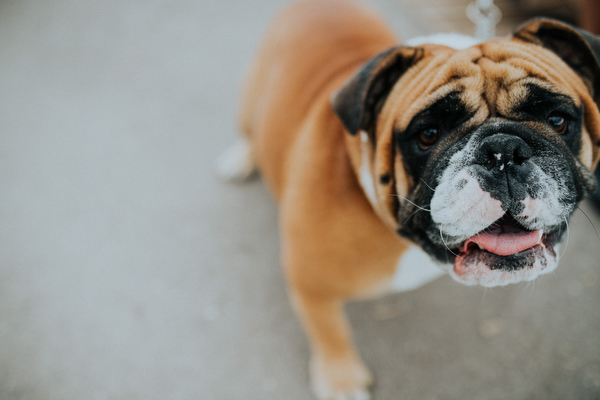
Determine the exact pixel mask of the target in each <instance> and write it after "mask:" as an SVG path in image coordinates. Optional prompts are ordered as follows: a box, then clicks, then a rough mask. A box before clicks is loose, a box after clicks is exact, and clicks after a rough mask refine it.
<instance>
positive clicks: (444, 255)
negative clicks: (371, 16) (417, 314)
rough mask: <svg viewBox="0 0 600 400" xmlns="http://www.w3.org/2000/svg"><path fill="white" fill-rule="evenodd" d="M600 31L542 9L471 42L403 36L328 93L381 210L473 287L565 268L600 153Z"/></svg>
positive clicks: (388, 220)
mask: <svg viewBox="0 0 600 400" xmlns="http://www.w3.org/2000/svg"><path fill="white" fill-rule="evenodd" d="M599 59H600V38H598V37H595V36H593V35H591V34H589V33H587V32H583V31H580V30H578V29H576V28H573V27H571V26H569V25H566V24H563V23H560V22H557V21H552V20H533V21H532V22H530V23H528V24H526V25H524V26H523V27H522V28H520V29H519V30H517V31H516V33H515V34H514V35H513V36H512V37H510V38H507V39H497V40H491V41H488V42H484V43H480V44H477V45H475V46H472V47H469V48H467V49H464V50H455V49H451V48H449V47H445V46H439V45H424V46H420V47H397V48H392V49H389V50H387V51H385V52H383V53H381V54H379V55H377V56H376V57H374V58H373V59H371V60H370V61H369V62H368V63H366V64H365V65H364V66H363V68H362V69H361V70H360V71H359V72H358V73H356V74H355V75H354V77H353V78H351V79H350V80H349V81H348V82H347V83H346V84H345V85H344V86H343V87H342V88H341V89H340V90H339V91H337V92H336V93H335V94H334V95H333V97H332V106H333V109H334V111H335V112H336V114H337V115H338V116H339V118H340V120H341V122H342V123H343V125H344V127H345V129H346V130H347V131H348V132H349V133H350V135H348V142H349V145H350V147H351V148H352V149H353V150H352V149H351V151H350V154H351V158H352V162H353V164H354V167H355V169H356V170H357V175H358V179H359V181H360V183H361V185H362V186H363V188H364V191H365V193H366V194H367V197H368V198H369V200H370V202H371V204H372V205H373V207H374V209H375V211H376V212H377V213H378V214H379V216H380V217H381V218H382V219H383V220H384V221H385V222H386V223H387V224H388V225H390V226H391V227H392V228H393V229H395V230H396V231H397V232H398V233H399V234H400V235H401V236H404V237H406V238H408V239H410V240H412V241H413V242H415V243H417V244H418V245H420V246H421V247H422V248H423V249H424V250H425V251H426V252H427V253H429V254H430V255H431V256H432V257H433V258H435V259H437V260H438V261H440V262H442V263H449V264H451V265H452V267H451V268H449V272H450V274H451V275H452V276H453V277H454V278H455V279H456V280H458V281H460V282H462V283H466V284H480V285H483V286H496V285H505V284H508V283H514V282H519V281H528V280H532V279H534V278H536V277H537V276H538V275H540V274H544V273H547V272H550V271H552V270H553V269H554V268H556V265H557V263H558V259H559V251H558V245H559V244H560V242H561V240H562V239H563V238H564V237H565V235H566V231H567V229H568V220H569V217H570V216H571V214H572V213H573V211H574V210H575V207H576V205H577V202H578V201H580V200H581V199H582V198H583V197H584V196H585V195H586V194H588V193H590V192H593V191H594V189H595V186H596V182H595V179H594V176H593V174H592V172H591V171H593V168H594V167H595V165H596V164H597V163H598V160H599V158H600V113H599V111H598V103H599V101H600V65H599Z"/></svg>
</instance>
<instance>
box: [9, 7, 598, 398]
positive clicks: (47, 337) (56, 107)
mask: <svg viewBox="0 0 600 400" xmlns="http://www.w3.org/2000/svg"><path fill="white" fill-rule="evenodd" d="M406 1H408V0H406ZM283 3H285V2H284V1H283V0H260V1H259V0H256V1H243V0H221V1H213V2H210V1H206V0H200V1H191V0H174V1H164V0H153V1H145V2H144V1H139V0H103V1H87V0H84V1H76V0H46V1H33V0H2V1H0V110H1V111H0V400H16V399H27V400H54V399H56V400H59V399H60V400H80V399H94V400H104V399H111V400H113V399H114V400H117V399H118V400H136V399H144V400H153V399H157V400H158V399H175V400H179V399H207V400H208V399H210V400H213V399H216V400H221V399H222V400H228V399H286V400H288V399H289V400H295V399H310V398H311V396H310V393H309V391H308V385H307V368H306V366H307V362H308V347H307V344H306V342H305V339H304V336H303V334H302V332H301V330H300V326H299V324H298V323H297V321H296V319H295V317H294V315H293V313H292V311H291V309H290V307H289V305H288V302H287V299H286V292H285V287H284V282H283V277H282V273H281V268H280V265H279V245H278V233H277V211H276V207H275V204H274V203H273V201H272V200H271V198H270V196H269V194H268V192H267V191H266V189H265V187H264V185H263V184H262V182H261V181H260V180H255V181H253V182H250V183H247V184H242V185H238V186H235V185H228V184H225V183H222V182H220V181H219V180H218V179H216V178H215V176H214V174H213V173H212V170H213V163H214V160H215V158H216V156H217V155H218V154H219V153H220V152H221V151H223V150H224V149H225V148H226V147H227V145H228V144H230V143H231V142H232V141H233V140H234V138H235V134H236V133H235V131H236V129H235V115H236V110H237V106H238V104H239V101H238V94H239V87H240V84H241V82H242V79H243V75H244V71H245V68H246V65H247V63H248V60H249V59H250V57H251V54H252V53H253V51H254V50H255V49H256V46H257V44H258V41H259V38H260V36H261V34H262V32H263V30H264V28H265V26H266V24H267V22H268V20H269V19H270V18H271V16H272V15H273V13H274V12H275V11H276V10H277V9H278V8H279V7H280V6H281V5H282V4H283ZM374 3H376V4H377V6H378V7H379V8H381V9H382V10H383V11H384V13H385V14H386V15H387V17H388V19H390V20H391V21H392V23H393V25H394V27H395V28H396V29H397V31H398V32H399V33H400V34H402V35H403V36H412V35H416V34H423V33H430V32H431V31H434V30H435V27H431V26H428V25H427V23H426V22H427V21H421V20H419V18H418V16H415V15H414V14H413V13H412V12H409V10H410V8H407V3H406V2H400V1H397V2H393V1H391V0H387V1H386V0H379V1H374ZM582 208H583V210H584V211H585V213H586V214H587V216H589V220H588V219H587V218H586V217H585V216H584V215H583V214H582V213H581V212H578V213H577V215H575V217H574V219H573V222H572V224H571V236H570V240H569V244H568V247H567V249H566V252H565V256H564V260H563V262H562V264H561V266H560V267H559V269H558V270H557V272H556V273H555V274H553V275H551V276H546V277H543V278H542V279H540V280H538V281H537V282H536V283H535V284H529V285H517V286H512V287H508V288H496V289H493V290H484V289H481V288H472V287H465V286H461V285H459V284H457V283H454V282H453V281H451V280H450V279H449V278H447V277H444V278H441V279H439V280H438V281H436V282H434V283H431V284H429V285H428V286H426V287H424V288H422V289H419V290H417V291H414V292H410V293H404V294H397V295H392V296H389V297H386V298H383V299H381V300H377V301H369V302H362V303H353V304H350V305H349V306H348V312H349V315H350V318H351V321H352V324H353V326H354V331H355V335H356V340H357V342H358V345H359V348H360V349H361V352H362V354H363V356H364V358H365V360H366V362H367V363H368V364H369V366H370V367H371V368H372V370H373V371H374V373H375V375H376V378H377V384H376V386H375V388H374V397H375V400H384V399H423V400H427V399H440V400H441V399H490V400H491V399H597V398H600V307H598V303H599V301H600V281H599V274H600V265H599V264H600V263H599V260H600V239H599V238H598V236H597V234H596V232H595V230H594V228H593V225H594V226H595V227H596V229H598V230H600V215H599V214H598V213H597V212H596V211H595V210H594V209H591V208H590V207H589V205H584V206H583V207H582Z"/></svg>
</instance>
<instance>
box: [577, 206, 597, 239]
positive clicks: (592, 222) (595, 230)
mask: <svg viewBox="0 0 600 400" xmlns="http://www.w3.org/2000/svg"><path fill="white" fill-rule="evenodd" d="M575 207H577V208H578V209H579V211H581V212H582V213H583V215H585V217H586V218H587V220H588V221H589V222H590V225H592V228H594V232H596V237H597V238H598V241H599V242H600V235H598V230H597V229H596V226H595V225H594V221H592V220H591V219H590V217H589V216H588V215H587V214H586V213H585V211H583V210H582V209H581V207H579V206H578V205H575Z"/></svg>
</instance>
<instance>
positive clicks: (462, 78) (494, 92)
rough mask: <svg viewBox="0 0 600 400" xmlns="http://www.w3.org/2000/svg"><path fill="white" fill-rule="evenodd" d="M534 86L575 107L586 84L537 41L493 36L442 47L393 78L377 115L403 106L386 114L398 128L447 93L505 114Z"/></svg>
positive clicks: (467, 105) (474, 107) (482, 111)
mask: <svg viewBox="0 0 600 400" xmlns="http://www.w3.org/2000/svg"><path fill="white" fill-rule="evenodd" d="M538 89H539V90H538ZM540 90H541V91H544V92H547V93H553V94H555V95H558V96H561V97H564V98H567V99H570V101H571V102H572V103H574V104H575V105H576V106H579V105H580V102H581V101H580V96H579V93H583V92H584V91H586V88H585V85H584V83H583V82H582V80H581V79H580V78H579V77H578V76H577V75H576V74H575V72H573V71H572V70H571V69H570V68H569V67H568V66H567V65H566V64H565V63H564V62H563V61H562V60H561V59H560V58H559V57H558V56H556V55H555V54H554V53H552V52H551V51H549V50H546V49H544V48H542V47H540V46H536V45H531V44H525V43H520V42H515V41H510V40H495V41H489V42H485V43H481V44H478V45H476V46H473V47H470V48H468V49H465V50H461V51H456V50H452V49H449V48H444V49H440V50H438V51H434V52H433V54H432V55H431V56H429V57H427V58H425V59H424V60H422V61H421V63H419V64H417V65H416V66H415V67H413V68H412V69H411V70H409V71H408V72H407V73H406V74H405V75H404V76H403V77H402V78H401V79H400V80H399V81H398V82H397V84H396V85H395V86H394V88H393V90H392V92H391V94H390V97H389V98H390V100H391V101H389V102H388V103H387V104H386V106H385V107H384V109H383V110H382V116H383V117H384V118H385V115H384V114H386V113H394V110H406V112H403V113H402V115H397V114H396V115H393V116H392V117H393V119H394V122H393V125H394V126H393V128H394V129H396V130H403V129H405V128H406V127H407V126H408V124H409V123H410V121H411V119H412V118H414V116H415V115H417V114H418V113H419V112H421V111H422V110H425V109H428V108H430V107H432V106H433V105H435V104H436V103H439V102H440V101H443V99H447V98H449V97H452V98H453V99H454V101H460V103H461V107H463V108H464V109H466V110H467V111H468V112H470V113H477V114H478V115H480V116H482V117H483V116H485V117H487V116H490V115H506V116H508V115H511V113H512V112H513V110H514V108H515V106H516V105H518V104H522V103H524V102H525V100H526V99H527V98H528V97H530V96H534V95H536V93H538V94H539V91H540ZM449 106H451V105H449ZM388 116H389V115H388Z"/></svg>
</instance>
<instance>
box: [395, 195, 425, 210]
mask: <svg viewBox="0 0 600 400" xmlns="http://www.w3.org/2000/svg"><path fill="white" fill-rule="evenodd" d="M390 196H396V197H398V198H399V199H402V200H404V201H407V202H409V203H410V204H412V205H413V206H415V207H417V208H418V209H419V210H423V211H427V212H431V210H428V209H426V208H424V207H421V206H420V205H418V204H416V203H413V202H412V201H410V200H409V199H407V198H406V197H404V196H400V195H399V194H391V195H390Z"/></svg>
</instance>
